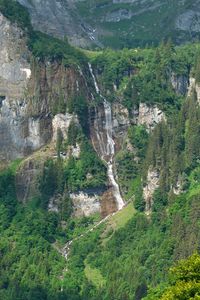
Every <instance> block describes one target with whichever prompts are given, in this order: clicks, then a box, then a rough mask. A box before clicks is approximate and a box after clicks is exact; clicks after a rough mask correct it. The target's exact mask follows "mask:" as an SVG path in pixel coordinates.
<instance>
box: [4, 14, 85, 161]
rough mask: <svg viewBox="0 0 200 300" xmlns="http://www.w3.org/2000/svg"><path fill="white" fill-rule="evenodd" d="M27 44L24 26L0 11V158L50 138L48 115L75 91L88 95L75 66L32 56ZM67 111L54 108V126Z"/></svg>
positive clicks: (18, 154)
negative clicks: (12, 20)
mask: <svg viewBox="0 0 200 300" xmlns="http://www.w3.org/2000/svg"><path fill="white" fill-rule="evenodd" d="M26 44H27V40H26V36H25V34H24V33H23V31H22V30H21V29H20V28H18V27H17V26H16V25H15V24H11V23H10V21H9V20H8V19H6V18H5V17H4V16H3V15H1V14H0V64H1V68H0V160H10V159H11V160H12V159H15V158H19V157H21V158H22V157H25V156H27V155H29V154H31V153H32V152H33V151H35V150H37V149H39V148H41V147H42V146H44V145H45V144H46V143H48V142H49V141H50V140H51V137H52V135H53V134H54V139H55V130H56V129H55V130H54V132H53V130H52V119H53V115H56V114H57V113H60V111H62V110H65V109H66V107H67V105H68V103H69V101H73V99H74V98H75V97H76V96H78V95H80V94H81V95H82V96H83V97H85V98H86V99H89V97H90V93H89V91H88V87H87V83H86V80H85V78H84V77H83V73H82V72H81V70H80V67H78V66H77V67H76V66H73V67H66V66H64V65H63V64H62V62H59V61H51V62H49V61H39V60H36V59H34V58H33V57H32V55H31V53H30V52H29V50H28V48H27V45H26ZM68 117H69V115H65V116H62V114H57V116H56V117H55V118H54V120H53V126H54V127H56V126H57V125H56V124H58V123H59V124H60V126H61V127H63V126H67V124H65V125H64V123H65V121H66V119H67V118H68ZM61 119H62V120H61ZM61 123H62V124H61ZM66 123H68V121H67V122H66ZM66 129H67V128H66ZM64 135H66V132H65V133H64Z"/></svg>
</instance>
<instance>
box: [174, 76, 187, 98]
mask: <svg viewBox="0 0 200 300" xmlns="http://www.w3.org/2000/svg"><path fill="white" fill-rule="evenodd" d="M171 83H172V86H173V88H174V90H175V91H176V93H177V94H180V95H182V96H185V95H186V94H187V91H188V86H189V79H188V76H186V75H176V74H175V73H172V74H171Z"/></svg>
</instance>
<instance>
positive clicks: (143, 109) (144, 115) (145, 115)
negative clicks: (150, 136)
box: [137, 103, 166, 130]
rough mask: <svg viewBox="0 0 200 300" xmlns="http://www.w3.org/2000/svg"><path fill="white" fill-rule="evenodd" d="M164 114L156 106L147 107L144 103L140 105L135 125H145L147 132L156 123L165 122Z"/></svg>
mask: <svg viewBox="0 0 200 300" xmlns="http://www.w3.org/2000/svg"><path fill="white" fill-rule="evenodd" d="M165 120H166V117H165V115H164V113H163V112H162V111H161V110H160V109H159V108H158V107H157V106H156V105H153V106H148V105H147V104H145V103H140V105H139V110H138V116H137V125H145V126H146V128H147V130H152V129H153V128H154V127H155V126H156V125H157V124H158V123H160V122H162V121H165Z"/></svg>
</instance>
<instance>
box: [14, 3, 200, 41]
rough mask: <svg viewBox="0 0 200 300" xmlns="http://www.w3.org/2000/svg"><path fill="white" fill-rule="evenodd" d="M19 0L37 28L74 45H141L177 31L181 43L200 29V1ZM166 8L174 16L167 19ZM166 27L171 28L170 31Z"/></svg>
mask: <svg viewBox="0 0 200 300" xmlns="http://www.w3.org/2000/svg"><path fill="white" fill-rule="evenodd" d="M18 2H20V3H21V4H22V5H24V6H25V7H27V9H28V10H29V12H30V14H31V18H32V23H33V25H34V27H35V28H36V29H37V30H41V31H43V32H46V33H48V34H51V35H54V36H59V37H64V36H68V37H69V40H70V42H71V43H72V44H73V45H75V46H81V47H88V46H91V45H95V46H100V47H101V46H106V45H110V46H112V45H113V46H114V47H119V46H120V47H121V46H122V45H129V44H130V43H133V44H134V45H138V43H139V44H140V43H142V42H143V41H144V40H145V41H146V42H149V41H154V42H158V41H160V40H161V39H162V38H164V37H166V36H169V35H173V34H174V32H176V39H177V41H178V42H180V41H184V40H185V39H192V38H193V37H195V36H196V35H198V34H199V32H200V22H199V19H200V2H199V0H196V1H186V0H184V1H176V2H174V3H169V2H168V1H166V0H165V1H160V0H152V1H146V0H143V1H138V0H108V1H104V2H102V3H101V2H98V1H92V0H73V1H71V0H65V1H61V0H59V1H56V0H48V1H47V0H38V1H37V2H33V1H31V0H18ZM166 11H167V12H168V15H171V16H172V17H171V19H167V20H166V15H165V12H166ZM147 16H148V17H147ZM149 18H151V21H150V22H148V20H149ZM127 20H128V21H129V22H127ZM110 24H114V26H110ZM156 26H157V27H158V29H159V30H158V31H157V29H156ZM166 28H168V29H169V28H170V32H169V30H168V29H167V30H166ZM130 38H131V39H130Z"/></svg>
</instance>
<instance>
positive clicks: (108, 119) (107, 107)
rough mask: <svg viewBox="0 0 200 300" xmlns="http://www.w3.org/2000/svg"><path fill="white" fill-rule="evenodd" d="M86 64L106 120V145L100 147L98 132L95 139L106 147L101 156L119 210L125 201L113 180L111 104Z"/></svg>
mask: <svg viewBox="0 0 200 300" xmlns="http://www.w3.org/2000/svg"><path fill="white" fill-rule="evenodd" d="M88 66H89V70H90V73H91V76H92V79H93V82H94V86H95V90H96V93H97V94H99V96H100V97H101V98H102V100H103V107H104V113H105V121H106V124H105V129H106V140H107V145H106V147H101V144H102V139H99V138H98V137H99V134H97V139H98V142H99V145H100V147H101V149H102V148H103V149H106V152H105V150H104V153H103V157H102V158H103V159H104V160H105V161H106V157H109V160H108V161H106V163H107V166H108V178H109V181H110V184H111V186H112V188H113V196H114V198H115V200H116V203H117V208H118V210H120V209H122V208H123V206H124V205H125V203H124V201H123V199H122V197H121V194H120V189H119V185H118V183H117V182H116V180H115V176H114V172H113V156H114V154H115V142H114V140H113V124H112V110H111V105H110V103H109V102H108V101H107V100H106V99H105V98H104V97H103V95H102V94H101V92H100V89H99V87H98V84H97V81H96V78H95V75H94V72H93V69H92V66H91V64H90V63H89V64H88Z"/></svg>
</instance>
